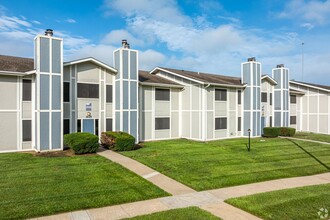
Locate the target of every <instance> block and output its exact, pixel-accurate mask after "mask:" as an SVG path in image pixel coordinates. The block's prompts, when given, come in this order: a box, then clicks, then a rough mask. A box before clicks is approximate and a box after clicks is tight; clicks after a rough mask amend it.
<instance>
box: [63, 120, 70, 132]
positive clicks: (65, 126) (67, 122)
mask: <svg viewBox="0 0 330 220" xmlns="http://www.w3.org/2000/svg"><path fill="white" fill-rule="evenodd" d="M69 133H70V119H64V120H63V134H69Z"/></svg>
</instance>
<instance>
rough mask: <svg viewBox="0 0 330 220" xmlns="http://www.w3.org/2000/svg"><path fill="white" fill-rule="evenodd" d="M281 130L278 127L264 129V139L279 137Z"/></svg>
mask: <svg viewBox="0 0 330 220" xmlns="http://www.w3.org/2000/svg"><path fill="white" fill-rule="evenodd" d="M279 134H280V130H279V128H277V127H264V134H263V136H264V137H278V136H279Z"/></svg>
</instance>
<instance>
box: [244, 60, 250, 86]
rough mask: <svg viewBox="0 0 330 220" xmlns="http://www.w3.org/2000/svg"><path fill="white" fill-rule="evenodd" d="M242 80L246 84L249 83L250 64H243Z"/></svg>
mask: <svg viewBox="0 0 330 220" xmlns="http://www.w3.org/2000/svg"><path fill="white" fill-rule="evenodd" d="M243 82H244V83H247V84H248V85H250V84H251V75H250V64H244V65H243Z"/></svg>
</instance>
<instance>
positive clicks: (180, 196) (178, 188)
mask: <svg viewBox="0 0 330 220" xmlns="http://www.w3.org/2000/svg"><path fill="white" fill-rule="evenodd" d="M98 154H99V155H101V156H103V157H105V158H108V159H109V160H112V161H114V162H116V163H119V164H120V165H122V166H124V167H126V168H127V169H129V170H131V171H133V172H134V173H136V174H138V175H140V176H142V177H143V178H145V179H147V180H149V181H150V182H152V183H153V184H155V185H156V186H158V187H159V188H161V189H163V190H165V191H167V192H169V193H171V194H172V195H173V196H169V197H163V198H157V199H152V200H146V201H139V202H133V203H127V204H122V205H115V206H108V207H103V208H96V209H88V210H82V211H75V212H70V213H63V214H59V215H53V216H45V217H40V218H36V219H38V220H57V219H61V220H62V219H63V220H108V219H121V218H129V217H134V216H138V215H145V214H151V213H155V212H160V211H166V210H170V209H177V208H185V207H189V206H198V207H200V208H202V209H204V210H207V211H209V212H211V213H212V214H213V215H215V216H218V217H220V218H222V219H224V220H226V219H237V220H239V219H245V220H248V219H251V220H252V219H260V218H258V217H256V216H254V215H252V214H250V213H247V212H245V211H243V210H241V209H238V208H236V207H234V206H231V205H229V204H227V203H225V202H224V200H226V199H229V198H234V197H240V196H246V195H252V194H256V193H262V192H269V191H275V190H281V189H289V188H296V187H302V186H310V185H319V184H326V183H330V173H324V174H318V175H313V176H303V177H294V178H286V179H277V180H271V181H266V182H260V183H252V184H247V185H241V186H233V187H227V188H221V189H214V190H207V191H202V192H196V191H195V190H193V189H191V188H189V187H187V186H185V185H183V184H182V183H179V182H177V181H175V180H173V179H171V178H169V177H167V176H165V175H163V174H160V173H159V172H157V171H155V170H153V169H151V168H150V167H147V166H145V165H143V164H141V163H139V162H137V161H135V160H133V159H131V158H128V157H125V156H123V155H121V154H118V153H116V152H113V151H110V150H102V151H100V152H98Z"/></svg>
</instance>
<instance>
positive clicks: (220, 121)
mask: <svg viewBox="0 0 330 220" xmlns="http://www.w3.org/2000/svg"><path fill="white" fill-rule="evenodd" d="M220 129H227V118H215V130H220Z"/></svg>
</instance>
